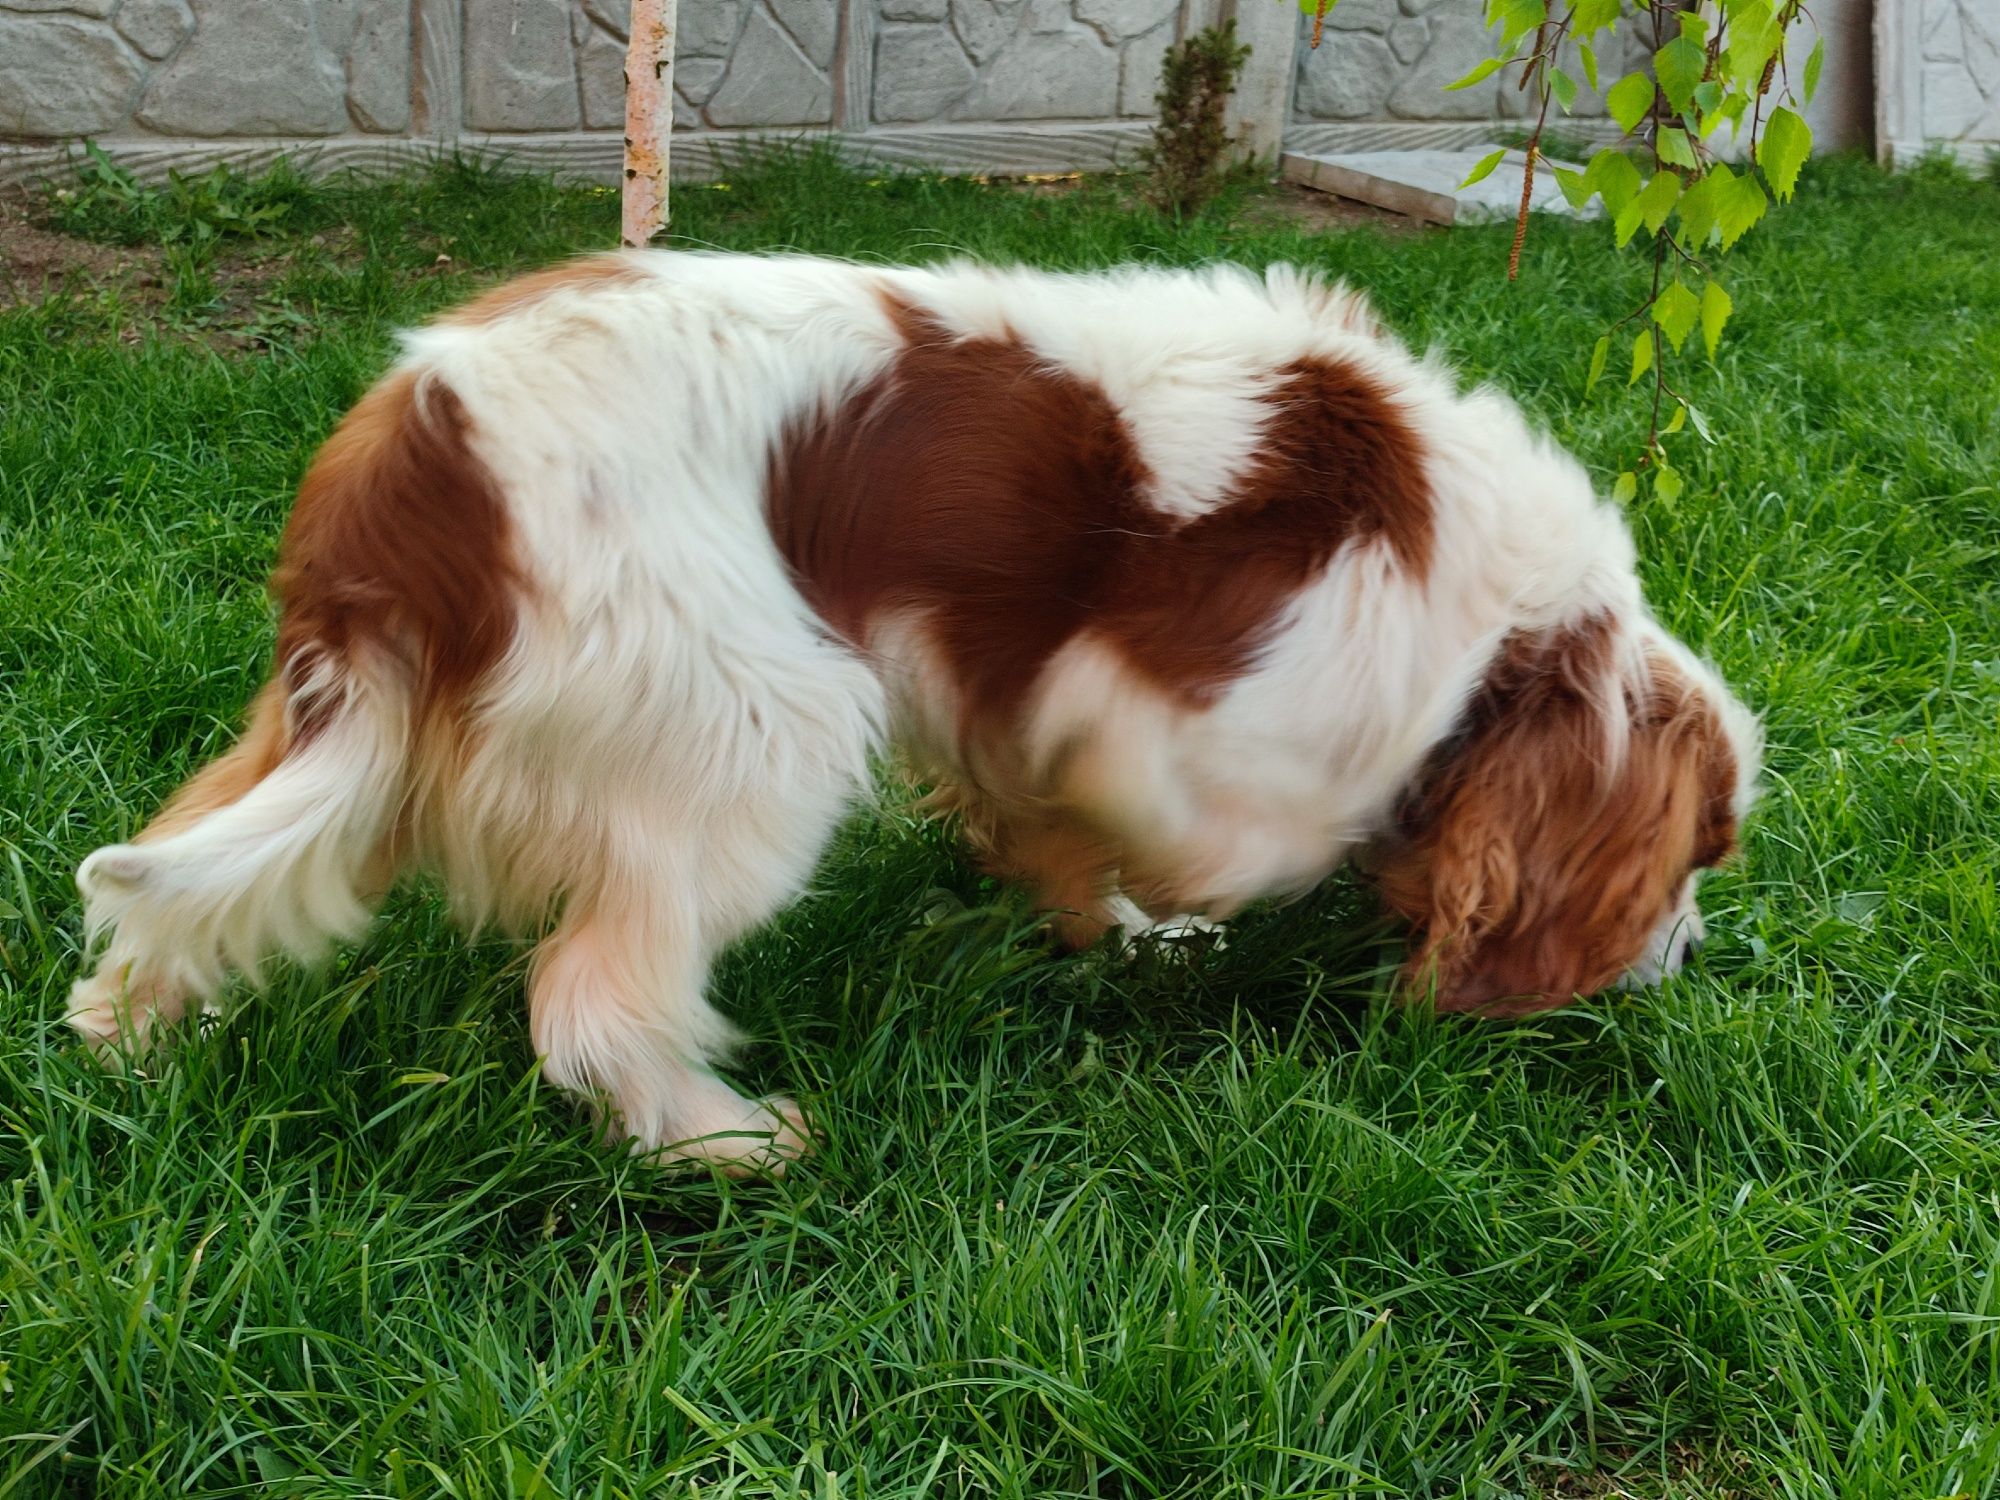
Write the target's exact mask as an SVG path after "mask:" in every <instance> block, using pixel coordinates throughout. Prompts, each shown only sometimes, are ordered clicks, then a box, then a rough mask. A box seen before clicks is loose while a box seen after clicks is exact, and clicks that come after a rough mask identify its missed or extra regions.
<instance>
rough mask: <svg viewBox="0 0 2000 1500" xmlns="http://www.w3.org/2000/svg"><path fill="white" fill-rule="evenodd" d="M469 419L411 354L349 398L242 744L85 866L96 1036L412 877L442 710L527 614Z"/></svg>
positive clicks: (324, 939)
mask: <svg viewBox="0 0 2000 1500" xmlns="http://www.w3.org/2000/svg"><path fill="white" fill-rule="evenodd" d="M469 426H470V424H469V421H468V418H467V415H466V412H465V410H464V407H463V406H462V404H461V403H460V402H459V401H458V399H457V397H456V396H455V395H454V394H453V392H452V391H451V390H450V389H449V388H448V387H446V386H444V385H443V383H442V382H440V381H438V380H437V379H436V378H435V377H419V376H418V375H416V374H414V373H412V372H410V371H407V370H405V371H400V372H398V373H396V374H394V375H392V376H390V377H389V379H388V380H385V381H384V382H383V383H382V384H381V385H378V386H377V387H376V388H375V390H374V391H373V392H371V393H370V394H369V395H368V396H367V397H365V398H364V399H363V400H362V401H361V403H360V404H359V405H358V406H357V407H356V408H355V409H354V411H353V412H352V413H350V414H349V416H348V418H347V420H346V421H345V422H343V423H342V425H341V427H340V429H339V430H338V431H337V432H336V433H335V434H334V436H333V437H332V438H331V439H329V441H328V442H327V444H326V446H325V448H323V449H322V450H321V452H320V455H319V457H318V459H317V460H316V461H315V462H314V464H313V467H312V469H311V471H310V472H309V473H308V474H307V476H306V480H305V484H304V485H303V487H302V488H301V490H300V494H299V500H298V503H297V505H296V506H295V507H294V510H293V513H292V519H291V522H290V524H289V525H288V527H287V529H286V533H285V541H284V546H283V549H282V553H281V559H280V563H279V567H278V570H277V574H276V576H275V578H274V579H273V587H274V590H275V592H276V593H277V595H278V598H279V602H280V606H281V614H280V620H279V627H278V649H277V670H276V671H275V672H274V674H273V676H272V680H271V681H270V683H268V684H267V685H266V687H265V688H264V691H263V692H262V694H260V696H259V697H258V699H257V701H256V703H255V704H254V705H253V707H252V712H251V717H250V723H249V725H248V727H247V729H246V730H245V733H244V735H243V737H242V739H241V740H240V741H239V742H238V744H237V745H236V747H235V748H234V749H233V750H231V751H230V752H229V753H228V754H227V755H225V756H223V757H222V758H221V759H220V760H218V761H216V762H215V763H214V764H212V765H210V766H209V767H207V768H206V769H205V770H203V771H202V772H201V773H200V774H199V775H197V776H196V777H195V778H194V780H193V781H191V782H189V783H188V784H187V786H185V787H184V788H182V790H181V792H180V793H179V794H178V795H177V796H176V797H175V798H174V800H173V801H171V802H170V803H168V805H167V806H166V808H165V809H163V810H162V812H161V813H160V815H159V817H158V818H157V819H155V820H154V822H153V824H152V825H151V826H150V827H148V828H147V829H146V830H145V831H144V832H143V833H141V834H140V835H139V836H138V838H137V839H135V840H134V841H133V842H132V843H129V844H114V845H111V846H109V847H107V848H103V849H99V850H98V851H97V852H96V853H95V854H93V855H91V856H90V857H89V858H88V859H87V860H85V861H84V862H83V866H82V868H81V869H79V870H78V872H77V884H78V886H79V888H80V889H81V890H82V892H83V896H84V902H85V924H86V927H87V929H88V931H89V933H90V935H91V937H92V939H93V941H95V940H96V939H98V938H100V937H102V936H103V935H104V934H105V933H107V932H109V933H110V934H111V936H110V939H109V942H108V943H107V944H106V947H105V952H104V957H103V961H102V963H101V964H100V965H99V967H98V969H97V971H96V972H95V973H94V974H93V975H92V976H91V977H90V978H88V979H85V980H83V981H81V982H80V983H78V985H77V986H76V988H75V989H74V991H72V994H71V1005H70V1019H71V1021H72V1022H73V1023H74V1024H75V1025H76V1026H77V1027H78V1029H79V1030H81V1031H83V1032H84V1033H85V1034H86V1035H88V1036H90V1037H92V1038H93V1039H95V1040H99V1041H106V1040H111V1039H114V1038H116V1037H119V1036H121V1035H130V1036H132V1037H134V1038H135V1039H136V1038H137V1037H138V1036H139V1035H141V1034H143V1032H144V1031H145V1029H146V1028H147V1026H148V1025H149V1024H150V1023H151V1022H152V1021H154V1020H156V1019H159V1020H166V1019H171V1018H172V1016H173V1015H175V1014H177V1013H178V1012H179V1010H180V1009H181V1007H182V1006H184V1005H185V1004H186V1002H187V1001H188V1000H189V999H192V998H195V997H198V996H205V995H208V994H211V993H213V992H214V991H215V990H216V989H217V988H218V987H219V986H220V985H221V983H222V981H223V980H224V978H225V977H226V976H227V974H228V973H229V971H231V970H241V971H243V972H244V973H246V974H247V975H249V976H250V977H251V978H252V979H253V980H254V979H255V978H256V977H257V974H258V970H259V968H260V966H261V964H262V961H263V960H264V959H266V958H267V957H269V956H270V955H271V954H273V953H279V952H283V953H289V954H292V955H294V956H297V957H301V958H307V957H311V956H314V955H315V954H317V953H318V952H319V951H321V950H322V949H324V948H325V946H326V945H327V944H328V943H329V942H331V941H333V940H335V939H339V938H347V937H352V936H355V935H357V934H358V933H359V931H360V930H361V928H362V927H363V926H364V925H365V924H366V922H367V919H368V915H369V912H370V909H371V907H372V906H373V904H374V902H375V901H376V900H377V899H379V898H380V896H381V895H382V893H383V891H384V890H385V889H386V887H387V885H388V883H389V881H390V879H392V878H393V875H394V873H395V872H394V864H395V851H394V847H393V846H394V844H395V842H396V840H395V830H396V826H397V823H398V821H399V818H400V816H401V813H402V810H403V806H404V801H405V798H406V796H407V795H408V791H409V785H410V781H411V777H412V763H413V757H414V756H415V754H416V753H417V742H418V739H419V736H420V735H421V734H422V732H423V729H424V724H425V723H426V722H427V721H429V720H432V719H436V718H437V717H438V716H439V715H440V713H441V712H449V711H452V710H453V709H454V708H455V707H456V705H454V704H451V703H448V702H447V701H446V700H448V699H454V698H463V696H464V695H465V694H466V693H467V691H468V690H469V689H470V687H471V686H472V684H473V683H475V682H476V681H477V680H478V679H479V678H480V677H481V676H483V674H484V673H485V672H486V670H487V669H488V668H489V667H490V666H491V665H492V664H493V661H494V660H495V659H496V658H497V657H498V655H499V654H500V653H501V651H503V650H504V649H505V646H506V644H507V642H508V640H509V639H510V638H511V633H512V630H513V625H514V595H513V591H512V584H511V579H512V574H511V572H510V569H509V565H508V563H507V556H508V554H507V550H506V536H505V515H504V511H503V509H502V507H501V505H500V502H499V498H498V495H497V493H496V492H495V490H494V487H493V484H492V481H491V478H490V476H489V475H488V474H487V473H486V471H485V469H484V468H483V466H481V465H480V464H478V462H477V461H476V460H475V459H474V458H473V457H472V455H471V452H470V449H469V446H468V432H469Z"/></svg>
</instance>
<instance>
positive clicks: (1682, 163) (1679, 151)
mask: <svg viewBox="0 0 2000 1500" xmlns="http://www.w3.org/2000/svg"><path fill="white" fill-rule="evenodd" d="M1653 149H1654V150H1655V151H1657V152H1659V153H1660V160H1661V161H1670V162H1672V163H1673V164H1674V165H1675V166H1677V167H1693V168H1695V169H1696V170H1697V171H1698V170H1700V168H1701V163H1700V162H1698V161H1696V160H1695V156H1694V147H1693V146H1691V145H1689V144H1688V138H1687V132H1686V131H1685V130H1682V129H1681V128H1680V127H1679V126H1678V125H1662V126H1661V127H1660V134H1659V138H1658V139H1657V140H1656V141H1654V142H1653Z"/></svg>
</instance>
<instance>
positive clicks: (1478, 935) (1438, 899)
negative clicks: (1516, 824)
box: [1377, 787, 1521, 1005]
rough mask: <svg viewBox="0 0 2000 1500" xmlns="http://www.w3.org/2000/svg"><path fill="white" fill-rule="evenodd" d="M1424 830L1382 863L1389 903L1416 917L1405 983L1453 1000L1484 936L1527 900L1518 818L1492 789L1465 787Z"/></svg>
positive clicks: (1496, 929) (1381, 875)
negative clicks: (1516, 834)
mask: <svg viewBox="0 0 2000 1500" xmlns="http://www.w3.org/2000/svg"><path fill="white" fill-rule="evenodd" d="M1434 819H1435V821H1434V823H1433V827H1432V829H1431V830H1428V831H1429V832H1432V833H1433V834H1434V836H1433V837H1422V836H1420V837H1419V838H1418V839H1417V840H1414V841H1410V842H1407V843H1405V844H1403V845H1401V846H1400V848H1399V849H1398V851H1397V852H1396V853H1395V854H1392V855H1390V856H1389V857H1388V858H1387V859H1384V860H1382V861H1380V862H1379V863H1378V866H1377V874H1378V879H1379V881H1380V883H1381V886H1382V892H1383V895H1384V897H1385V898H1386V899H1387V901H1388V903H1389V905H1390V907H1391V908H1392V909H1393V910H1394V911H1396V912H1397V913H1398V914H1399V915H1401V916H1402V917H1403V918H1404V919H1405V920H1406V921H1408V922H1409V923H1410V926H1411V930H1412V933H1413V936H1414V938H1415V946H1414V947H1413V949H1412V951H1411V954H1410V958H1409V961H1408V962H1407V963H1406V964H1405V965H1404V969H1403V985H1404V987H1405V988H1406V989H1408V990H1411V991H1413V992H1415V993H1419V994H1421V993H1423V992H1425V991H1427V990H1430V989H1432V988H1433V987H1434V988H1435V990H1436V993H1437V995H1438V997H1439V999H1440V1001H1441V1002H1443V1003H1445V1004H1447V1005H1448V1004H1449V1003H1450V997H1451V996H1453V995H1455V994H1456V993H1457V992H1458V991H1459V990H1460V989H1461V988H1462V986H1463V984H1464V982H1465V980H1466V979H1467V978H1468V977H1469V969H1470V966H1471V964H1472V963H1473V960H1474V955H1475V954H1476V953H1477V952H1478V950H1479V949H1480V947H1481V945H1482V944H1483V943H1484V941H1485V940H1486V939H1487V938H1489V937H1491V936H1492V935H1493V934H1495V933H1496V932H1499V931H1501V930H1503V929H1504V928H1506V927H1507V926H1508V925H1509V924H1510V919H1511V917H1512V915H1513V913H1514V910H1515V908H1516V906H1517V905H1518V904H1519V900H1520V880H1521V861H1520V852H1519V850H1518V849H1517V848H1516V846H1515V842H1514V836H1513V830H1512V820H1511V819H1510V818H1509V817H1508V816H1507V815H1506V812H1505V810H1504V808H1502V807H1501V806H1500V805H1499V802H1498V799H1497V798H1496V797H1495V796H1494V795H1493V789H1490V788H1485V787H1479V788H1474V787H1461V788H1460V789H1459V790H1458V792H1457V794H1456V795H1455V796H1454V797H1453V798H1452V805H1451V806H1449V807H1446V808H1440V809H1438V810H1437V811H1436V813H1435V814H1434Z"/></svg>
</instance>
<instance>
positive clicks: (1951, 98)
mask: <svg viewBox="0 0 2000 1500" xmlns="http://www.w3.org/2000/svg"><path fill="white" fill-rule="evenodd" d="M1923 88H1924V97H1923V111H1922V120H1923V129H1924V135H1925V137H1926V138H1928V139H1930V140H1940V141H1970V142H1992V143H1993V144H1994V145H1996V146H2000V5H1996V4H1995V3H1994V0H1927V3H1926V4H1925V7H1924V15H1923Z"/></svg>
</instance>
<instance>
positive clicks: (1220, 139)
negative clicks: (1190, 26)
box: [1140, 21, 1250, 218]
mask: <svg viewBox="0 0 2000 1500" xmlns="http://www.w3.org/2000/svg"><path fill="white" fill-rule="evenodd" d="M1249 56H1250V49H1249V48H1248V47H1246V46H1244V45H1243V44H1242V43H1240V42H1238V41H1237V40H1236V23H1235V22H1234V21H1225V22H1223V23H1222V24H1221V25H1220V26H1211V27H1209V28H1207V29H1206V30H1203V31H1197V32H1194V33H1193V34H1192V35H1190V36H1188V37H1186V38H1184V39H1183V40H1181V41H1179V42H1176V43H1175V44H1174V45H1173V46H1171V47H1169V48H1168V49H1167V57H1166V62H1165V63H1164V64H1163V65H1162V67H1161V69H1160V91H1159V92H1158V93H1157V94H1155V95H1154V96H1153V102H1154V103H1155V104H1157V105H1158V106H1159V110H1160V119H1159V123H1158V124H1156V125H1155V126H1154V127H1153V139H1152V142H1151V144H1149V145H1148V146H1147V148H1146V150H1145V153H1144V154H1143V155H1142V156H1141V158H1140V160H1141V162H1142V163H1143V164H1144V166H1145V168H1146V172H1147V184H1146V189H1145V191H1146V197H1147V199H1148V201H1150V202H1151V203H1152V204H1153V206H1154V207H1155V208H1157V209H1159V210H1160V212H1162V213H1167V214H1173V215H1174V216H1175V217H1177V218H1180V217H1185V216H1187V215H1189V214H1193V213H1195V212H1197V211H1199V210H1200V208H1201V207H1202V205H1203V204H1205V203H1207V202H1208V201H1209V199H1211V198H1213V197H1214V196H1215V195H1216V194H1217V193H1218V192H1220V191H1221V190H1222V188H1223V185H1224V184H1225V183H1226V182H1227V181H1228V180H1229V175H1230V172H1229V165H1228V161H1227V153H1228V150H1229V130H1228V127H1227V125H1226V124H1225V123H1224V111H1225V109H1226V108H1227V107H1228V104H1229V95H1230V92H1231V90H1233V89H1234V88H1235V87H1236V79H1237V76H1238V75H1239V74H1240V73H1241V72H1242V71H1243V63H1244V61H1245V59H1247V58H1248V57H1249Z"/></svg>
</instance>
